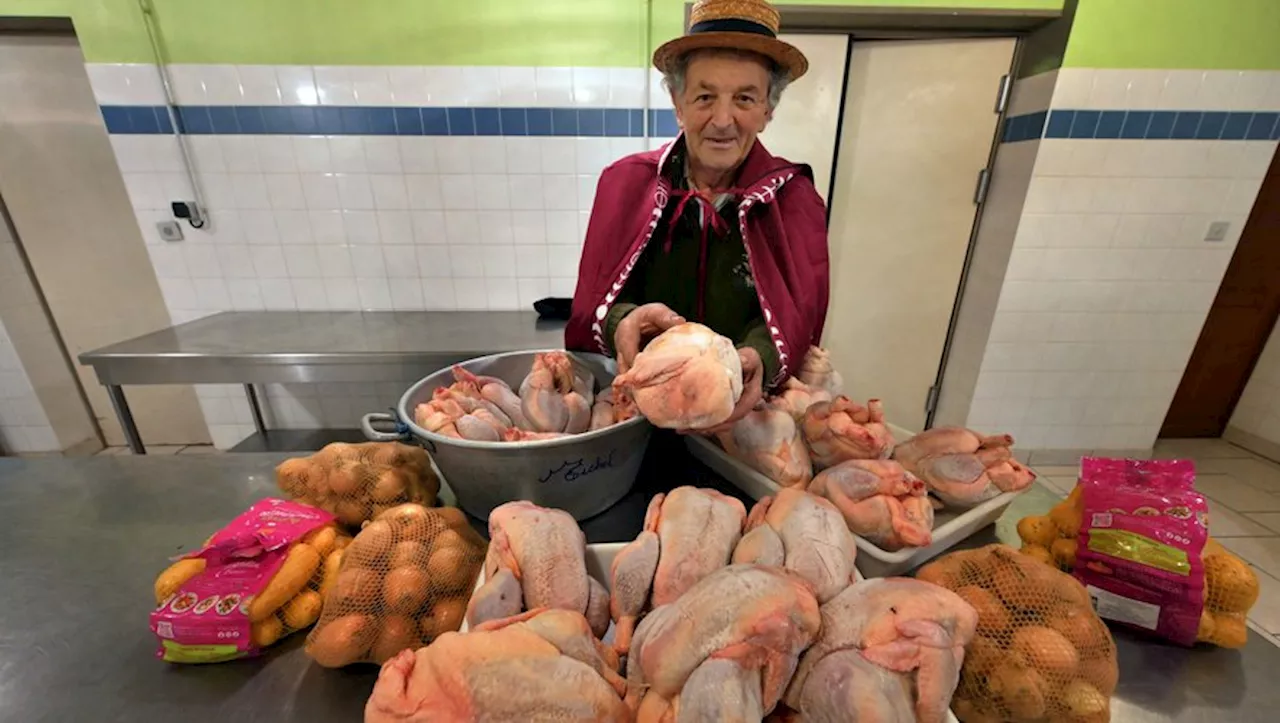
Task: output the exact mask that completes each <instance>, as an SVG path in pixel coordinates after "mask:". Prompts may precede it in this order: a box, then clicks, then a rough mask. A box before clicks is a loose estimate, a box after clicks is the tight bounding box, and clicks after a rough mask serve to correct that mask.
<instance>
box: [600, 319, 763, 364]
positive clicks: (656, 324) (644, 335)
mask: <svg viewBox="0 0 1280 723" xmlns="http://www.w3.org/2000/svg"><path fill="white" fill-rule="evenodd" d="M683 323H684V317H682V316H680V315H679V314H677V313H676V312H674V311H672V310H671V309H670V308H668V307H667V305H666V304H657V303H654V304H645V305H643V306H638V307H636V309H635V310H634V311H632V312H631V313H630V314H627V315H626V316H625V317H624V318H623V319H622V321H620V322H618V328H617V330H615V331H614V332H613V348H614V351H616V352H617V354H618V373H619V374H621V373H623V372H625V371H626V370H628V369H630V368H631V365H632V364H633V363H634V362H635V360H636V355H637V354H639V353H640V348H641V347H642V346H644V345H645V344H647V343H648V342H649V340H650V339H652V338H653V337H655V336H657V335H659V334H661V333H662V332H664V331H666V330H667V329H670V328H671V327H673V326H676V325H678V324H683ZM757 359H759V357H757Z"/></svg>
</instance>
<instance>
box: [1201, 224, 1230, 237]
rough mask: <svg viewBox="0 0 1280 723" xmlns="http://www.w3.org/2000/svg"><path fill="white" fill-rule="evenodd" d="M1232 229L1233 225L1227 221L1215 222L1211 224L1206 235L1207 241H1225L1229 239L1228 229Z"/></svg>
mask: <svg viewBox="0 0 1280 723" xmlns="http://www.w3.org/2000/svg"><path fill="white" fill-rule="evenodd" d="M1229 228H1231V224H1229V223H1227V222H1226V221H1214V222H1213V223H1211V224H1209V230H1208V231H1206V232H1205V234H1204V240H1205V241H1225V240H1226V239H1227V229H1229Z"/></svg>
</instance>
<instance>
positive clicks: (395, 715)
mask: <svg viewBox="0 0 1280 723" xmlns="http://www.w3.org/2000/svg"><path fill="white" fill-rule="evenodd" d="M489 532H490V538H491V542H490V545H489V551H488V555H487V559H486V562H485V577H484V578H483V583H482V584H481V585H480V587H478V588H477V590H476V592H475V594H474V595H473V597H472V599H471V601H470V604H469V606H468V610H467V624H468V626H469V629H467V631H466V632H461V633H447V634H445V635H442V636H440V637H439V638H437V639H436V640H435V641H434V642H433V643H432V644H431V645H429V646H427V647H425V648H421V649H419V650H416V651H413V650H405V651H403V652H401V653H400V654H399V655H397V656H396V657H394V658H392V659H391V660H390V661H388V662H387V663H386V664H385V665H384V666H383V668H382V671H381V673H380V675H379V677H378V682H377V684H376V686H375V688H374V691H373V694H372V696H371V697H370V699H369V701H368V704H367V706H366V708H365V721H366V722H367V723H390V722H392V721H395V722H401V721H415V722H418V723H424V722H426V721H470V720H525V721H535V720H544V721H560V722H576V721H584V722H585V721H655V722H656V721H761V720H765V719H767V720H770V721H813V722H819V721H831V722H835V721H850V720H862V721H919V722H920V723H939V722H940V721H943V720H944V719H945V716H946V713H947V709H948V707H949V705H950V700H951V696H952V693H953V692H954V688H955V686H956V683H957V680H958V677H959V671H960V666H961V664H962V662H963V659H964V649H965V646H966V645H967V644H969V642H970V640H972V639H973V636H974V634H975V630H976V626H977V624H978V615H977V613H976V612H975V610H974V608H973V607H972V606H971V605H970V604H969V603H967V602H965V600H964V599H963V598H961V597H960V596H958V595H957V594H955V593H953V592H950V591H948V590H946V589H944V588H941V587H938V586H935V585H932V584H930V583H927V582H922V581H918V580H913V579H907V578H886V579H878V580H867V581H858V580H857V578H856V577H855V572H854V564H853V563H854V557H855V554H856V548H855V546H854V541H853V538H852V535H851V533H850V532H849V530H848V528H847V527H846V526H845V525H844V522H843V520H842V518H841V514H840V512H839V511H838V510H837V509H836V507H835V506H834V505H833V504H832V503H831V502H829V501H827V500H826V499H825V498H823V497H820V496H818V495H815V494H811V493H809V492H805V491H804V490H800V489H795V488H788V489H783V490H781V491H780V492H779V493H778V495H777V496H776V497H769V498H765V499H763V500H761V501H760V502H759V503H758V504H757V505H756V506H755V507H754V508H753V509H752V511H751V513H750V515H748V514H747V512H746V509H745V507H744V506H743V504H742V503H741V502H740V501H738V500H737V499H734V498H730V497H726V496H724V495H722V494H720V493H719V492H716V491H714V490H709V489H701V488H695V487H679V488H677V489H675V490H672V491H671V492H670V493H668V494H665V495H658V496H656V497H655V498H654V499H653V500H652V501H651V502H650V505H649V510H648V514H647V516H646V520H645V527H644V531H643V532H642V533H641V534H640V535H639V537H637V538H636V539H635V540H634V541H633V542H631V543H629V544H628V545H626V546H625V548H624V549H623V550H622V551H621V552H620V553H618V554H617V556H616V557H615V558H614V560H613V563H612V567H611V569H610V570H609V573H608V575H609V578H610V579H609V587H610V589H611V591H612V594H610V593H609V592H606V590H605V587H604V585H602V584H601V583H600V582H599V581H597V580H595V579H593V578H592V577H591V576H590V575H589V574H588V572H587V564H586V557H585V553H586V546H585V538H584V536H583V534H582V531H581V530H580V529H579V528H578V526H577V524H576V523H575V522H574V521H573V518H572V517H570V516H569V515H568V514H566V513H564V512H562V511H559V510H551V509H545V508H541V507H538V506H536V505H533V504H531V503H529V502H512V503H508V504H506V505H503V506H501V507H498V508H497V509H495V510H494V511H493V513H492V514H491V515H490V517H489ZM611 623H612V625H611ZM610 628H612V632H613V635H612V638H610V637H609V636H608V635H607V634H606V632H605V631H606V630H609V629H610Z"/></svg>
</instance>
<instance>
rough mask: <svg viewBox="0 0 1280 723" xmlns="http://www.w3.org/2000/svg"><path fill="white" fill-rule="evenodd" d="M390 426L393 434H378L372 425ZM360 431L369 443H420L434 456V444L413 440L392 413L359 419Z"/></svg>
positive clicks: (375, 414) (368, 415)
mask: <svg viewBox="0 0 1280 723" xmlns="http://www.w3.org/2000/svg"><path fill="white" fill-rule="evenodd" d="M375 424H377V425H379V426H388V425H389V426H391V427H392V428H393V429H395V431H394V432H379V431H378V430H377V429H375V428H374V426H373V425H375ZM360 431H361V432H363V433H364V437H365V439H367V440H369V441H371V442H405V443H406V444H416V443H417V442H418V441H421V443H422V446H423V447H426V448H427V451H428V452H430V453H432V454H435V453H436V444H435V442H432V441H431V440H429V439H423V440H415V439H414V438H413V437H412V435H410V434H409V428H408V426H406V425H405V423H404V422H401V421H400V419H399V418H397V417H396V415H395V413H394V412H370V413H369V414H366V415H364V416H363V417H361V418H360Z"/></svg>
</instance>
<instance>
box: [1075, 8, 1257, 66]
mask: <svg viewBox="0 0 1280 723" xmlns="http://www.w3.org/2000/svg"><path fill="white" fill-rule="evenodd" d="M1062 64H1063V65H1064V66H1076V67H1090V68H1206V69H1219V70H1230V69H1239V70H1275V69H1280V0H1080V5H1079V6H1078V7H1077V9H1076V17H1075V24H1074V25H1073V26H1072V28H1071V36H1070V38H1069V39H1068V41H1067V50H1066V55H1065V56H1064V57H1063V61H1062Z"/></svg>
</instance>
